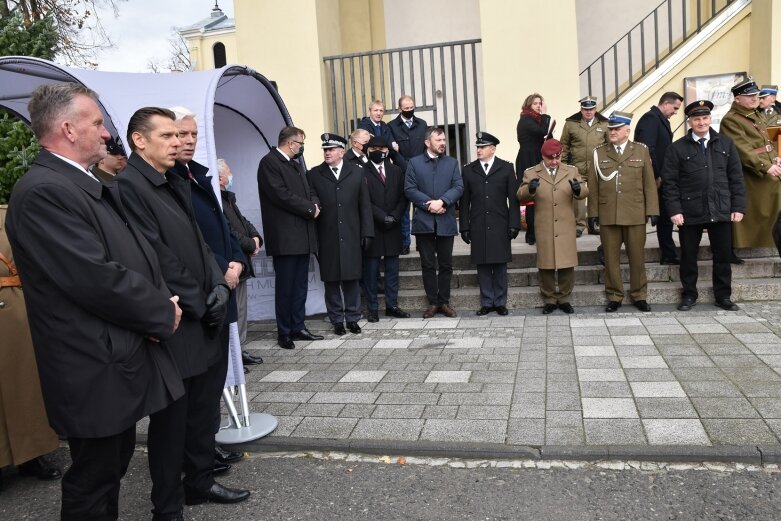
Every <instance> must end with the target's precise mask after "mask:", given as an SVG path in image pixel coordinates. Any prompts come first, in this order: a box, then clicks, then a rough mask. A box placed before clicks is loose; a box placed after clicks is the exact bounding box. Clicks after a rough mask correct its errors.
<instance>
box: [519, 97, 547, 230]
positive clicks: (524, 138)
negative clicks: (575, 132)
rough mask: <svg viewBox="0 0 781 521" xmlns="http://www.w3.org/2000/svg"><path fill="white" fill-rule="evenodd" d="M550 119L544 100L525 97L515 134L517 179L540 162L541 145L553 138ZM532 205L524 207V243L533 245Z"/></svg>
mask: <svg viewBox="0 0 781 521" xmlns="http://www.w3.org/2000/svg"><path fill="white" fill-rule="evenodd" d="M555 126H556V122H555V121H553V122H551V117H550V116H549V115H548V114H545V100H543V98H542V96H541V95H540V94H537V93H536V92H535V93H533V94H530V95H528V96H526V99H525V100H524V102H523V109H522V110H521V118H520V119H519V120H518V126H517V127H516V134H517V136H518V145H519V146H520V148H519V149H518V155H517V156H516V158H515V171H516V172H517V176H518V179H523V172H524V171H525V170H526V169H527V168H530V167H532V166H535V165H537V164H538V163H539V162H540V161H542V154H541V153H540V149H542V144H543V143H544V142H545V140H546V139H550V138H551V137H552V136H553V127H555ZM534 242H535V237H534V203H530V204H527V205H526V243H527V244H534Z"/></svg>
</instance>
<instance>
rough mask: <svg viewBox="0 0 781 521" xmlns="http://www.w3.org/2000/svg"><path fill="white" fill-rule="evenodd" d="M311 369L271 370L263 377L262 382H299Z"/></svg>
mask: <svg viewBox="0 0 781 521" xmlns="http://www.w3.org/2000/svg"><path fill="white" fill-rule="evenodd" d="M308 372H309V371H271V372H270V373H269V374H267V375H266V376H264V377H263V378H261V380H260V381H261V382H297V381H299V380H300V379H301V378H303V377H304V376H306V374H307V373H308Z"/></svg>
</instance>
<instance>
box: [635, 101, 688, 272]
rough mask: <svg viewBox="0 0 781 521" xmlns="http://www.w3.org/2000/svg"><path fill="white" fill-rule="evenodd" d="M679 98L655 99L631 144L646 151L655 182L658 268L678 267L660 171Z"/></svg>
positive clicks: (679, 104) (642, 119) (642, 118)
mask: <svg viewBox="0 0 781 521" xmlns="http://www.w3.org/2000/svg"><path fill="white" fill-rule="evenodd" d="M681 102H683V96H681V95H680V94H678V93H677V92H665V93H664V94H662V97H661V98H659V103H658V104H657V105H656V106H655V107H651V110H649V111H648V112H646V113H645V114H643V115H642V117H641V118H640V119H639V120H638V122H637V126H636V127H635V139H634V140H635V141H637V142H640V143H643V144H644V145H645V146H647V147H648V152H649V154H650V155H651V166H653V169H654V178H656V190H657V194H658V196H659V215H660V217H661V218H660V219H659V223H658V225H657V226H656V237H657V238H658V239H659V264H672V265H675V264H678V263H679V262H680V261H679V260H678V256H677V255H676V254H675V242H673V225H672V223H671V222H670V219H669V217H670V214H669V212H668V211H667V208H665V207H664V202H663V201H662V188H661V186H662V182H663V180H662V167H663V166H664V158H665V155H666V153H667V147H669V146H670V144H672V142H673V131H672V128H671V127H670V118H671V117H673V116H675V115H676V114H677V113H678V111H679V110H680V108H681Z"/></svg>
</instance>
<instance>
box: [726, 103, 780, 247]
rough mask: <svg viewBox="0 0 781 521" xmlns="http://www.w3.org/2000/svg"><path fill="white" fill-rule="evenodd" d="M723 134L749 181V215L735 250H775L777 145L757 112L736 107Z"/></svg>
mask: <svg viewBox="0 0 781 521" xmlns="http://www.w3.org/2000/svg"><path fill="white" fill-rule="evenodd" d="M719 132H722V133H723V134H724V135H726V136H727V137H728V138H730V139H732V141H734V142H735V146H736V147H737V149H738V154H739V155H740V162H741V163H742V164H743V178H744V180H745V181H746V201H747V204H746V215H745V217H744V218H743V220H742V221H740V222H737V223H734V224H733V228H732V231H733V233H732V245H733V246H734V247H735V248H773V247H775V243H774V242H773V225H774V224H775V223H776V219H777V217H778V214H779V212H781V181H780V180H779V178H778V177H773V176H771V175H768V174H767V170H768V168H770V167H771V166H772V165H773V163H774V162H775V160H776V156H777V155H778V153H777V150H776V148H777V147H776V143H774V142H772V141H770V140H769V139H768V136H767V128H766V126H765V123H764V122H763V120H762V118H761V116H760V115H759V114H758V113H757V111H756V110H754V109H747V108H744V107H741V106H740V105H739V104H737V103H736V102H733V103H732V107H731V108H730V110H729V112H727V113H726V114H725V115H724V118H723V119H722V120H721V124H720V128H719Z"/></svg>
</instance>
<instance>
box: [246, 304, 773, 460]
mask: <svg viewBox="0 0 781 521" xmlns="http://www.w3.org/2000/svg"><path fill="white" fill-rule="evenodd" d="M651 305H652V307H653V312H651V313H641V312H639V311H637V310H635V308H634V307H632V306H631V305H627V304H624V306H623V307H622V308H621V310H620V311H621V312H619V313H615V314H606V313H604V312H603V310H602V308H601V307H600V308H595V307H591V308H576V313H575V314H574V315H569V316H568V315H564V314H563V313H562V312H560V311H556V312H554V314H552V315H548V316H543V315H541V314H540V310H539V309H533V310H515V311H514V312H513V311H511V314H510V315H509V316H507V317H498V316H496V315H495V314H491V315H489V316H488V317H476V316H474V311H473V310H472V311H470V310H465V309H459V310H458V311H459V313H460V317H459V318H457V319H447V318H435V319H432V320H423V319H420V318H411V319H405V320H396V319H387V318H385V317H384V316H382V317H381V320H380V322H379V323H375V324H369V323H365V321H362V322H361V326H362V327H363V328H364V331H363V333H362V334H360V335H353V334H350V333H348V334H347V335H345V336H343V337H338V336H336V335H334V334H333V333H332V332H331V330H330V327H329V325H328V324H327V323H326V322H324V321H323V320H322V318H321V317H317V318H311V319H309V320H308V321H307V324H308V327H309V328H310V330H312V331H316V332H320V333H322V334H324V335H325V337H326V339H325V340H322V341H318V342H296V349H295V350H293V351H285V350H282V349H280V348H279V347H277V346H276V345H275V342H276V340H275V330H274V328H275V326H274V324H273V322H254V323H252V324H251V326H250V331H251V332H250V335H251V336H250V339H251V342H250V343H249V344H248V346H247V347H248V348H249V350H250V352H252V353H253V354H255V355H260V356H262V357H263V359H264V360H265V363H264V364H262V365H258V366H253V368H252V372H251V373H250V374H248V375H247V388H248V393H249V397H250V400H251V402H252V408H253V412H268V413H271V414H274V415H275V416H277V418H278V419H279V426H278V428H277V429H276V431H275V432H273V433H272V434H271V435H270V436H268V437H267V438H264V439H262V440H259V441H258V442H255V443H252V444H248V445H246V446H245V448H247V449H249V450H276V449H280V448H285V449H289V450H293V449H341V450H345V449H350V450H358V451H371V452H378V451H380V452H381V451H384V453H391V452H392V451H394V450H395V451H404V452H408V453H415V452H418V453H426V454H451V455H452V454H459V455H469V454H473V455H481V454H482V455H490V454H496V455H503V456H512V455H517V456H519V457H521V456H522V457H542V458H557V459H566V458H567V457H570V458H575V459H595V458H596V459H605V458H606V457H608V456H613V457H620V458H621V459H633V458H638V459H656V460H677V459H694V460H714V459H715V460H731V461H754V462H756V461H763V462H771V461H781V458H779V456H781V447H779V439H781V338H780V336H779V335H781V322H780V321H779V316H780V313H781V302H770V303H756V302H752V303H740V305H741V310H740V311H739V312H736V313H732V312H727V311H723V310H720V309H718V308H716V307H715V306H713V305H711V304H707V303H705V302H702V303H699V304H698V305H697V307H695V308H694V309H693V310H692V311H689V312H686V313H682V312H678V311H676V310H675V307H674V306H673V305H669V304H668V305H654V304H653V302H651ZM409 311H411V312H414V313H415V315H417V316H419V314H418V313H419V311H420V310H409Z"/></svg>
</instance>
